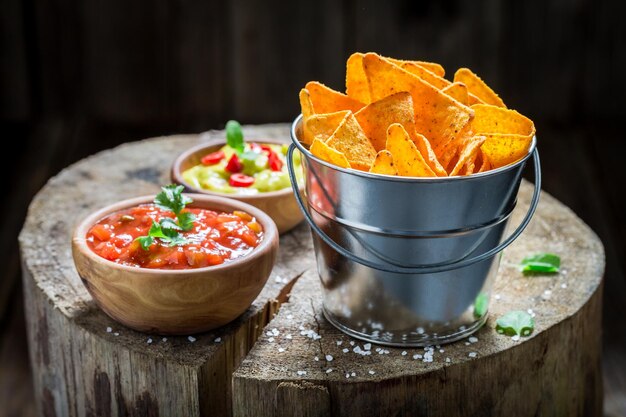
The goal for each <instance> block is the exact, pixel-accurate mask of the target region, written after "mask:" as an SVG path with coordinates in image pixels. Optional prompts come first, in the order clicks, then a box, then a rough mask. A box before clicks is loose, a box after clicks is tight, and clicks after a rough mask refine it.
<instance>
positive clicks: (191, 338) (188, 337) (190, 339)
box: [187, 336, 196, 343]
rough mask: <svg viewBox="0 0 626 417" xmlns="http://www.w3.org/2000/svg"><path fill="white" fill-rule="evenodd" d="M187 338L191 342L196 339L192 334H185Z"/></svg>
mask: <svg viewBox="0 0 626 417" xmlns="http://www.w3.org/2000/svg"><path fill="white" fill-rule="evenodd" d="M187 340H189V341H190V342H191V343H193V342H195V341H196V338H195V337H193V336H187Z"/></svg>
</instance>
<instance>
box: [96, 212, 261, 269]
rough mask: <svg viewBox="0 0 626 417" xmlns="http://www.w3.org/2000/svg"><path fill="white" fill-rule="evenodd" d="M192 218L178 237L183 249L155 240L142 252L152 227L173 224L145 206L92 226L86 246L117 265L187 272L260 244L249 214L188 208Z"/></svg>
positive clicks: (257, 229)
mask: <svg viewBox="0 0 626 417" xmlns="http://www.w3.org/2000/svg"><path fill="white" fill-rule="evenodd" d="M184 211H185V212H191V213H193V214H194V215H195V216H196V218H195V221H194V224H193V228H192V229H191V230H189V231H188V232H181V234H182V235H183V237H184V238H185V239H186V240H187V243H185V244H183V245H176V246H170V245H168V244H167V243H165V242H162V241H161V240H160V239H158V238H157V239H155V240H154V243H153V244H152V245H150V247H149V248H148V250H144V249H143V248H142V247H141V245H140V243H139V241H137V240H135V239H136V238H138V237H140V236H145V235H147V234H148V232H149V230H150V227H151V226H152V223H153V221H155V222H157V223H158V222H159V221H160V220H161V219H163V218H165V217H169V218H172V219H174V218H175V215H174V213H172V212H171V211H166V210H161V209H160V208H158V207H157V206H155V205H154V204H144V205H140V206H137V207H133V208H130V209H126V210H122V211H118V212H116V213H113V214H111V215H110V216H108V217H105V218H104V219H102V220H100V221H99V222H98V223H96V224H94V225H93V226H92V227H91V229H89V232H87V244H88V246H89V247H90V248H91V250H93V251H94V252H95V253H96V254H98V255H100V256H101V257H103V258H105V259H108V260H110V261H113V262H117V263H119V264H123V265H128V266H135V267H141V268H159V269H190V268H202V267H205V266H211V265H219V264H222V263H224V262H228V261H230V260H233V259H237V258H240V257H242V256H244V255H246V254H248V253H250V252H251V251H252V250H253V249H254V248H255V247H256V246H257V245H258V244H259V243H260V242H261V239H262V238H263V229H262V227H261V225H260V224H259V223H258V222H257V221H256V219H255V218H254V217H252V216H250V215H249V214H248V213H244V212H242V211H234V212H232V213H225V212H215V211H212V210H206V209H199V208H189V209H185V210H184Z"/></svg>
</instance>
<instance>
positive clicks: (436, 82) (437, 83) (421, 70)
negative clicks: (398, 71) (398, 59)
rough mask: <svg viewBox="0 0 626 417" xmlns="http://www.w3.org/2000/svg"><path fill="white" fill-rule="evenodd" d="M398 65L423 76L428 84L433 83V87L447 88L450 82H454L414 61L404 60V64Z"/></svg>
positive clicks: (418, 75)
mask: <svg viewBox="0 0 626 417" xmlns="http://www.w3.org/2000/svg"><path fill="white" fill-rule="evenodd" d="M396 65H397V64H396ZM398 66H399V67H400V68H402V69H403V70H405V71H408V72H410V73H411V74H413V75H415V76H417V77H419V78H421V79H422V80H424V81H426V82H427V83H428V84H430V85H432V86H433V87H435V88H437V89H439V90H441V89H443V88H446V87H448V86H449V85H450V84H452V83H451V82H450V81H448V80H446V79H445V78H443V77H440V76H438V75H437V74H434V73H432V72H431V71H429V70H428V69H426V68H425V67H423V66H421V65H417V64H415V63H413V62H403V63H402V64H400V65H398Z"/></svg>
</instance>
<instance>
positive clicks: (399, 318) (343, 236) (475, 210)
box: [287, 116, 541, 346]
mask: <svg viewBox="0 0 626 417" xmlns="http://www.w3.org/2000/svg"><path fill="white" fill-rule="evenodd" d="M301 123H302V116H299V117H298V118H296V120H295V121H294V123H293V125H292V129H291V139H292V141H293V144H292V145H291V146H290V148H289V152H288V155H287V161H288V165H289V172H290V175H291V182H292V184H293V185H294V192H295V195H296V199H297V200H298V204H299V205H300V208H301V209H302V212H303V213H304V215H305V218H306V220H307V222H308V223H309V225H310V226H311V229H312V231H313V242H314V247H315V256H316V260H317V268H318V272H319V275H320V278H321V281H322V286H323V289H324V314H325V316H326V318H327V319H328V320H329V321H330V322H331V323H332V324H333V325H335V326H336V327H337V328H339V329H340V330H342V331H344V332H345V333H348V334H349V335H351V336H353V337H356V338H359V339H363V340H367V341H370V342H374V343H379V344H384V345H391V346H425V345H435V344H442V343H447V342H452V341H455V340H458V339H460V338H463V337H466V336H468V335H469V334H471V333H473V332H474V331H476V330H477V329H478V328H480V326H482V324H483V323H484V322H485V320H486V318H487V314H486V313H487V306H488V303H489V298H490V292H491V287H492V283H493V280H494V278H495V275H496V273H497V271H498V266H499V263H500V254H501V251H502V250H503V249H504V248H505V247H507V246H508V245H510V244H511V243H512V242H513V241H514V240H515V239H516V238H517V237H518V236H519V235H520V234H521V233H522V231H523V230H524V228H525V227H526V225H527V224H528V222H529V221H530V218H531V217H532V215H533V213H534V211H535V208H536V207H537V203H538V201H539V194H540V190H541V169H540V163H539V153H538V151H537V148H536V138H533V142H532V145H531V147H530V150H529V152H528V154H527V155H526V156H525V157H524V158H523V159H522V160H520V161H518V162H516V163H515V164H513V165H510V166H506V167H503V168H498V169H496V170H492V171H488V172H484V173H479V174H474V175H471V176H466V177H446V178H443V177H438V178H408V177H396V176H387V175H373V174H369V173H367V172H361V171H356V170H347V169H343V168H339V167H337V166H334V165H332V164H329V163H327V162H326V161H323V160H321V159H318V158H317V157H315V156H313V155H312V154H311V153H310V152H309V151H308V149H306V148H305V147H304V146H303V145H302V144H301V143H300V141H299V140H298V137H299V136H300V135H301ZM295 149H298V150H299V151H300V152H301V154H302V166H303V169H304V174H305V193H306V200H307V201H306V203H305V202H303V201H302V197H301V196H300V193H299V192H298V190H297V189H296V188H295V184H296V181H295V173H294V168H293V164H292V162H291V161H292V155H293V152H294V150H295ZM531 156H533V158H534V165H535V190H534V194H533V198H532V201H531V204H530V207H529V209H528V212H527V214H526V216H525V217H524V219H523V220H522V222H521V223H520V225H519V226H518V227H517V229H516V230H515V231H514V232H513V233H512V234H511V235H510V236H509V237H507V238H506V239H504V240H503V239H502V237H503V234H504V231H505V228H506V226H507V223H508V219H509V217H510V215H511V212H512V211H513V209H514V208H515V204H516V198H517V192H518V189H519V185H520V181H521V177H522V170H523V169H524V166H525V164H526V161H527V160H528V159H529V158H530V157H531ZM477 303H480V304H481V306H480V307H478V306H477V308H475V304H477Z"/></svg>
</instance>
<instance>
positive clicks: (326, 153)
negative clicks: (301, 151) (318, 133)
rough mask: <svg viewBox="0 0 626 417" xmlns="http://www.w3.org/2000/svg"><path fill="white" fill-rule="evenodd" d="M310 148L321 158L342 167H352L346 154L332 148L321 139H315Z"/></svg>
mask: <svg viewBox="0 0 626 417" xmlns="http://www.w3.org/2000/svg"><path fill="white" fill-rule="evenodd" d="M309 150H310V151H311V153H312V154H313V155H315V156H317V157H318V158H319V159H322V160H324V161H326V162H330V163H331V164H333V165H337V166H338V167H340V168H350V162H348V159H346V156H345V155H344V154H342V153H341V152H339V151H338V150H335V149H333V148H331V147H330V146H328V145H326V144H325V143H324V142H322V141H320V140H317V139H315V140H314V141H313V144H312V145H311V147H310V148H309Z"/></svg>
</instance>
